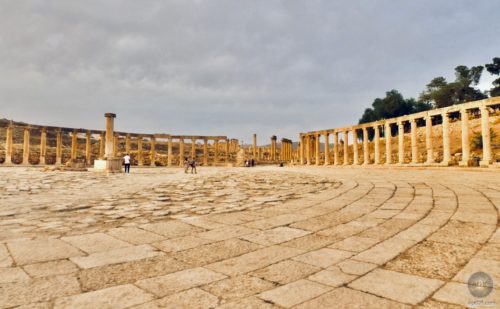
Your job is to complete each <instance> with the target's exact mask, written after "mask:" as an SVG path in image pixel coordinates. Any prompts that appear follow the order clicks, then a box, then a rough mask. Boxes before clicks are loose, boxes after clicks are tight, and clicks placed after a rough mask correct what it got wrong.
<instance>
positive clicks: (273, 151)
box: [271, 135, 276, 161]
mask: <svg viewBox="0 0 500 309" xmlns="http://www.w3.org/2000/svg"><path fill="white" fill-rule="evenodd" d="M271 160H272V161H276V136H275V135H273V136H271Z"/></svg>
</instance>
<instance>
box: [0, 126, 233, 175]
mask: <svg viewBox="0 0 500 309" xmlns="http://www.w3.org/2000/svg"><path fill="white" fill-rule="evenodd" d="M5 130H6V134H5V138H6V141H5V160H4V163H3V164H5V165H11V164H13V154H14V150H15V149H14V130H23V143H22V145H23V146H22V153H23V155H22V162H21V164H22V165H32V164H31V163H30V160H29V159H30V153H32V149H30V146H31V143H30V139H31V138H32V132H33V131H36V132H37V133H38V132H39V134H40V135H39V136H40V144H39V158H38V163H37V164H38V165H45V164H47V149H48V148H50V147H48V137H47V134H48V133H51V135H52V136H54V139H55V161H54V163H55V165H61V164H63V163H65V162H63V137H64V136H68V135H69V137H70V138H71V139H70V140H71V148H70V151H69V154H70V156H69V159H72V160H76V159H82V157H83V159H84V160H85V161H86V163H87V164H88V165H90V164H92V160H93V159H97V158H101V159H102V158H105V157H106V156H111V157H116V156H121V155H123V154H124V153H129V154H130V153H131V152H132V144H133V142H135V144H136V145H137V148H136V149H135V150H134V152H135V153H136V160H137V165H139V166H142V165H144V163H145V159H146V151H145V150H144V146H145V143H148V144H149V152H148V153H147V155H148V156H149V160H148V161H149V162H150V165H151V166H154V165H155V162H156V157H157V155H158V150H157V148H158V144H159V140H164V141H166V146H167V147H166V148H167V154H166V155H167V166H174V160H175V159H176V158H177V159H178V161H179V162H178V165H181V166H182V165H183V161H184V158H185V157H187V158H191V159H192V158H196V149H197V146H198V147H199V148H202V149H203V154H202V157H201V160H200V161H202V162H200V163H203V165H209V163H210V164H213V165H216V164H227V163H229V161H230V160H231V159H233V158H235V156H236V152H237V151H238V149H239V144H238V140H237V139H228V138H227V137H226V136H187V135H169V134H137V133H124V132H114V135H111V139H109V140H106V134H105V132H104V131H98V130H84V129H73V128H62V127H43V126H37V125H19V124H14V123H13V122H10V123H9V124H8V126H7V127H6V128H5ZM81 135H84V139H85V148H84V149H85V150H84V154H82V153H81V151H80V153H79V148H80V147H78V145H79V144H81V143H79V139H81ZM123 140H125V146H124V149H122V151H120V142H121V141H123ZM185 141H190V143H191V149H190V150H188V149H186V147H185ZM200 141H201V143H200V144H199V143H198V142H200ZM93 142H94V143H93ZM209 142H212V143H211V145H210V144H209ZM96 143H98V146H97V149H94V148H95V146H94V144H96ZM106 143H112V147H109V148H106ZM175 144H177V145H175ZM174 146H177V147H176V148H177V153H176V154H174ZM106 149H111V151H112V152H113V153H112V154H106V153H105V151H106ZM93 150H96V152H97V154H95V153H93ZM210 154H212V156H210ZM79 155H80V156H79Z"/></svg>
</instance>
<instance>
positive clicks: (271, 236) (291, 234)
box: [240, 226, 311, 246]
mask: <svg viewBox="0 0 500 309" xmlns="http://www.w3.org/2000/svg"><path fill="white" fill-rule="evenodd" d="M309 233H311V232H309V231H304V230H299V229H294V228H290V227H286V226H280V227H277V228H274V229H271V230H263V231H259V232H256V233H252V234H247V235H243V236H240V238H241V239H245V240H248V241H251V242H254V243H256V244H259V245H263V246H270V245H276V244H279V243H282V242H285V241H289V240H292V239H294V238H298V237H302V236H305V235H307V234H309Z"/></svg>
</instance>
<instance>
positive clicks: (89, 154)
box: [85, 131, 92, 165]
mask: <svg viewBox="0 0 500 309" xmlns="http://www.w3.org/2000/svg"><path fill="white" fill-rule="evenodd" d="M91 137H92V134H91V132H90V131H87V133H86V135H85V160H86V161H87V165H90V161H91V159H92V140H91Z"/></svg>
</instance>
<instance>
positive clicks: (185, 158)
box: [184, 157, 190, 174]
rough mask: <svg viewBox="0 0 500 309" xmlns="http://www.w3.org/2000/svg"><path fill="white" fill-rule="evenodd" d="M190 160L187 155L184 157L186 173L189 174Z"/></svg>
mask: <svg viewBox="0 0 500 309" xmlns="http://www.w3.org/2000/svg"><path fill="white" fill-rule="evenodd" d="M189 165H190V164H189V160H188V158H187V157H184V174H187V172H188V169H189Z"/></svg>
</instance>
